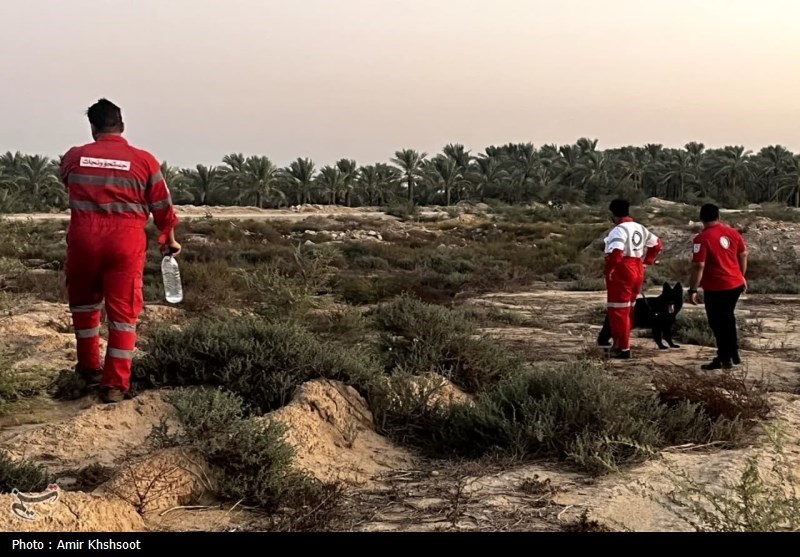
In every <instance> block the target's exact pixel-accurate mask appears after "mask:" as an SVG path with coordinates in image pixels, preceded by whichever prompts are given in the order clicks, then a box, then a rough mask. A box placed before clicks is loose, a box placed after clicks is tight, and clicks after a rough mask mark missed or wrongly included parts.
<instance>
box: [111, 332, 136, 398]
mask: <svg viewBox="0 0 800 557" xmlns="http://www.w3.org/2000/svg"><path fill="white" fill-rule="evenodd" d="M120 325H122V326H120ZM135 350H136V325H131V324H128V323H122V324H121V323H118V322H111V321H110V322H109V323H108V348H107V350H106V365H105V372H104V374H103V384H104V386H107V387H114V388H117V389H121V390H123V391H127V390H128V389H129V388H130V374H131V365H132V363H133V355H134V351H135Z"/></svg>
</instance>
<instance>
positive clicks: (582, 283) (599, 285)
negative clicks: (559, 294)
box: [564, 278, 606, 292]
mask: <svg viewBox="0 0 800 557" xmlns="http://www.w3.org/2000/svg"><path fill="white" fill-rule="evenodd" d="M605 289H606V283H605V281H604V280H603V279H594V278H581V279H578V280H573V281H572V282H568V283H567V284H565V285H564V290H566V291H567V292H599V291H601V290H605Z"/></svg>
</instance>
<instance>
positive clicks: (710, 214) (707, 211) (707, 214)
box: [700, 203, 719, 222]
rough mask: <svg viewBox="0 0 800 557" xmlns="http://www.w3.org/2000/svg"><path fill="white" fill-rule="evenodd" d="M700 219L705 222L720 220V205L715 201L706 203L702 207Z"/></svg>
mask: <svg viewBox="0 0 800 557" xmlns="http://www.w3.org/2000/svg"><path fill="white" fill-rule="evenodd" d="M700 220H701V221H703V222H714V221H718V220H719V207H717V206H716V205H714V204H713V203H706V204H705V205H703V206H702V207H700Z"/></svg>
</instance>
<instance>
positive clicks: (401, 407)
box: [369, 371, 447, 444]
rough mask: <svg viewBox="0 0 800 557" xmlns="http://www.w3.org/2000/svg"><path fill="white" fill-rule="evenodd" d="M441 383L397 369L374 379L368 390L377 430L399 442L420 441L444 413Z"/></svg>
mask: <svg viewBox="0 0 800 557" xmlns="http://www.w3.org/2000/svg"><path fill="white" fill-rule="evenodd" d="M443 386H444V383H443V382H441V381H435V380H433V379H432V378H431V377H430V376H420V375H414V374H413V373H408V372H404V371H400V372H398V373H395V374H393V375H391V376H386V377H384V378H383V380H382V381H376V382H375V383H374V384H373V385H372V386H371V388H370V391H369V402H370V408H371V410H372V412H373V416H374V419H375V427H376V429H377V431H379V432H381V433H382V434H384V435H388V436H389V437H391V438H392V439H394V440H395V441H397V442H400V443H406V444H414V443H423V442H424V441H425V440H427V439H428V438H429V437H430V434H431V432H432V431H435V430H436V429H438V428H439V427H440V426H441V425H442V423H443V422H444V419H445V416H446V415H447V408H446V407H445V406H444V405H442V404H439V399H438V397H439V395H440V394H441V392H442V388H443Z"/></svg>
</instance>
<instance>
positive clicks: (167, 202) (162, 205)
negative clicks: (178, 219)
mask: <svg viewBox="0 0 800 557" xmlns="http://www.w3.org/2000/svg"><path fill="white" fill-rule="evenodd" d="M171 205H172V199H171V198H169V197H168V198H166V199H162V200H161V201H156V202H154V203H151V204H150V210H151V211H157V210H159V209H166V208H167V207H169V206H171Z"/></svg>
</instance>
